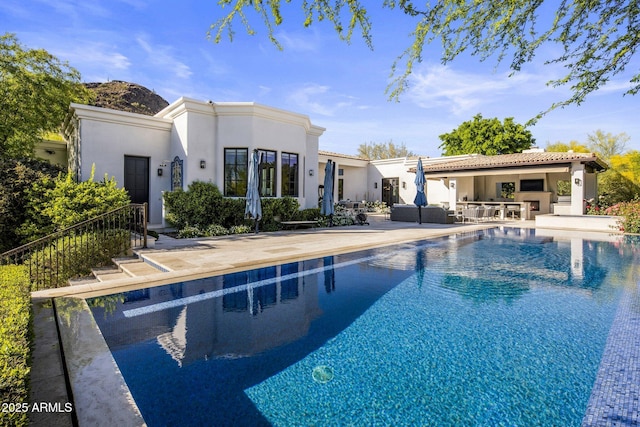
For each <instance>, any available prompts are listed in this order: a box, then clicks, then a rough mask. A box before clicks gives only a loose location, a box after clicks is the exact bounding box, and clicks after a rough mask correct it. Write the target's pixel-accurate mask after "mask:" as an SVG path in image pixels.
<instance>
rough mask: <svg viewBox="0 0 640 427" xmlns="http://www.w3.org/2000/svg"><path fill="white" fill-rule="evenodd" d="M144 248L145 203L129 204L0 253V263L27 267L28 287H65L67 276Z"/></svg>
mask: <svg viewBox="0 0 640 427" xmlns="http://www.w3.org/2000/svg"><path fill="white" fill-rule="evenodd" d="M136 247H143V248H144V247H147V204H146V203H144V204H130V205H128V206H124V207H121V208H118V209H114V210H112V211H109V212H107V213H105V214H102V215H100V216H97V217H95V218H92V219H89V220H87V221H83V222H81V223H78V224H76V225H74V226H72V227H69V228H66V229H64V230H60V231H57V232H55V233H53V234H50V235H48V236H46V237H43V238H41V239H38V240H35V241H33V242H30V243H27V244H26V245H23V246H20V247H18V248H15V249H12V250H10V251H7V252H5V253H3V254H0V265H7V264H24V265H26V266H28V268H29V274H30V276H31V290H32V291H34V290H40V289H49V288H57V287H60V286H67V285H68V283H69V279H73V278H77V277H82V276H85V275H88V274H90V273H91V269H92V268H94V267H101V266H105V265H108V264H110V263H111V259H112V258H113V257H117V256H122V255H125V254H129V253H130V252H131V250H132V249H133V248H136Z"/></svg>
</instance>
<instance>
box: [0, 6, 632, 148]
mask: <svg viewBox="0 0 640 427" xmlns="http://www.w3.org/2000/svg"><path fill="white" fill-rule="evenodd" d="M377 3H379V4H381V3H382V2H377ZM298 4H299V3H297V4H294V5H285V6H284V7H285V12H284V18H285V23H284V24H283V25H282V26H280V27H278V28H277V30H276V36H277V37H278V38H279V39H280V41H281V43H282V45H283V47H284V50H283V51H279V50H277V49H276V48H275V47H274V46H273V45H272V44H271V43H270V41H269V40H268V38H267V33H266V30H265V29H264V27H263V26H262V25H261V22H260V21H259V20H258V19H255V20H254V21H253V23H254V29H255V30H257V34H256V35H255V36H248V35H246V33H245V31H244V29H243V27H242V26H241V24H240V23H239V22H238V23H236V26H235V30H236V35H235V38H234V41H233V42H229V41H228V40H227V39H226V38H225V39H223V41H222V43H220V44H215V43H213V42H212V41H211V40H208V39H207V37H206V33H207V30H208V29H209V26H210V25H211V24H212V23H214V22H215V21H216V20H217V19H218V18H219V17H221V16H223V14H224V13H225V10H223V9H221V8H220V7H219V6H217V2H216V1H215V0H208V1H204V0H199V1H198V0H183V1H180V2H169V1H162V0H160V1H153V0H26V1H25V0H3V1H2V2H1V3H0V23H1V25H0V31H1V32H2V33H4V32H11V33H15V34H16V35H17V37H18V39H19V40H20V42H21V43H22V44H23V45H24V46H26V47H29V48H44V49H46V50H48V51H49V52H50V53H52V54H54V55H56V56H57V57H58V58H60V59H62V60H65V61H68V62H69V64H70V65H71V66H73V67H75V68H76V69H78V70H79V71H80V72H81V74H82V79H83V81H85V82H103V81H108V80H124V81H129V82H134V83H138V84H141V85H143V86H146V87H148V88H149V89H152V90H155V91H156V92H157V93H158V94H159V95H161V96H162V97H163V98H165V99H166V100H167V101H169V102H173V101H175V100H176V99H178V98H179V97H180V96H186V97H191V98H195V99H200V100H212V101H214V102H215V101H218V102H220V101H253V102H258V103H261V104H265V105H269V106H273V107H277V108H282V109H285V110H290V111H294V112H298V113H302V114H306V115H308V116H309V117H310V118H311V121H312V122H313V123H314V124H316V125H319V126H323V127H325V128H327V130H326V132H325V134H324V135H323V136H322V137H321V138H320V149H321V150H327V151H335V152H340V153H344V154H356V152H357V148H358V146H359V145H360V144H362V143H365V142H386V141H389V140H392V141H393V142H395V143H398V144H399V143H404V144H405V145H406V146H407V148H409V149H410V150H411V151H413V152H415V153H417V154H420V155H426V156H432V157H435V156H439V155H440V153H441V150H440V149H439V148H438V146H439V145H440V142H441V141H440V139H439V138H438V135H441V134H442V133H446V132H450V131H452V130H453V129H455V128H456V127H458V126H459V125H460V124H461V123H462V122H464V121H467V120H470V119H471V118H472V117H473V116H474V115H475V114H478V113H481V114H482V115H483V117H485V118H492V117H498V118H499V119H501V120H502V119H504V118H505V117H514V118H515V120H516V122H519V123H523V124H524V123H525V122H526V121H527V120H529V119H530V118H532V117H534V116H535V115H536V114H537V113H538V112H540V111H543V110H546V109H547V108H548V107H549V106H550V105H551V104H552V103H553V102H554V101H559V100H562V99H565V97H567V96H568V89H567V88H551V87H548V86H547V85H546V82H547V81H549V80H550V79H552V78H557V77H559V76H560V75H562V74H561V73H562V69H561V68H559V67H558V66H545V65H543V64H542V59H540V60H539V61H538V62H535V63H531V64H528V65H526V66H525V67H524V68H523V70H522V71H521V72H520V73H518V74H516V75H515V76H512V77H510V78H509V77H508V74H509V70H508V69H507V67H506V66H498V67H496V63H495V61H492V60H489V61H487V62H484V63H483V62H479V60H478V59H476V58H472V57H461V58H459V59H458V60H456V61H454V62H453V63H451V64H449V65H447V66H443V65H441V64H440V61H439V58H440V52H441V46H440V45H439V44H433V45H430V46H428V47H427V49H426V50H425V55H424V61H423V63H421V64H419V65H418V66H417V67H416V69H415V72H414V74H413V75H412V77H411V79H410V87H409V89H408V90H407V91H406V92H405V93H404V94H403V95H402V96H401V97H400V101H399V102H395V101H389V100H388V96H387V94H386V93H385V89H386V87H387V85H388V83H389V81H390V80H389V74H390V71H391V65H392V64H393V62H394V60H395V59H396V57H397V56H398V55H400V54H401V53H402V52H403V51H404V49H405V48H407V47H408V46H409V45H410V43H411V38H410V37H409V33H410V31H411V29H412V28H413V27H412V21H411V20H410V19H408V18H407V17H405V16H403V15H402V14H401V13H400V12H399V11H397V10H395V11H391V10H388V9H382V8H375V7H372V8H371V9H370V12H371V13H372V24H373V30H372V33H373V44H374V50H373V51H371V50H370V49H369V48H368V47H367V46H366V44H365V43H364V41H363V40H362V39H361V38H360V37H359V33H358V34H355V35H354V38H353V40H352V42H351V44H346V43H344V42H342V41H340V40H339V39H338V37H337V35H336V33H335V32H334V30H333V28H332V26H331V25H330V24H329V23H326V22H321V23H318V22H316V23H314V24H313V25H312V26H311V27H310V28H308V29H305V28H304V27H303V26H302V24H301V22H302V19H301V13H300V6H298ZM555 49H556V48H555V47H554V46H546V47H545V50H544V51H542V52H541V55H539V56H540V57H544V55H545V54H549V55H551V54H553V53H554V50H555ZM639 63H640V61H636V62H635V64H632V66H630V67H629V68H628V70H629V71H628V72H627V73H626V74H624V75H620V76H617V77H616V79H615V80H613V81H611V82H610V83H609V84H608V85H607V86H605V88H603V89H601V90H599V91H598V92H596V93H594V94H592V95H591V96H590V97H589V98H588V99H587V101H586V102H584V103H583V104H582V105H580V106H571V107H567V108H565V109H560V110H556V111H553V112H551V113H549V114H548V115H547V116H545V117H544V118H542V119H541V120H540V121H539V122H538V123H537V124H536V125H535V126H534V127H532V128H531V129H530V130H531V132H532V133H533V136H534V138H535V139H536V143H537V144H538V146H540V147H544V146H546V145H547V143H549V142H551V143H554V142H558V141H560V142H565V143H568V142H569V141H571V140H575V141H578V142H581V143H586V141H587V135H588V134H592V133H594V132H595V131H596V130H598V129H600V130H602V131H604V132H610V133H612V134H619V133H622V132H624V133H626V134H627V135H628V136H629V137H630V141H629V142H628V143H627V147H626V148H627V150H629V149H635V150H640V124H639V123H640V121H639V120H638V119H637V116H638V111H639V108H638V107H639V106H640V95H636V96H635V97H634V96H622V94H623V92H624V91H625V90H626V88H628V87H629V83H628V80H629V75H630V74H631V72H632V71H636V72H637V70H638V69H639V68H640V67H639Z"/></svg>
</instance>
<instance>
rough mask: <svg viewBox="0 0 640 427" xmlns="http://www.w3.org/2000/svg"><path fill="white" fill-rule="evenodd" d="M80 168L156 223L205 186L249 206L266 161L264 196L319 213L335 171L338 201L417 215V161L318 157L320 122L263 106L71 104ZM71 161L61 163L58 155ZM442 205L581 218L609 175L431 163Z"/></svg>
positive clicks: (500, 159)
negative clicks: (177, 198) (166, 203)
mask: <svg viewBox="0 0 640 427" xmlns="http://www.w3.org/2000/svg"><path fill="white" fill-rule="evenodd" d="M63 129H64V135H65V139H66V141H67V153H66V155H67V157H68V165H69V169H70V170H71V171H72V173H74V174H75V175H76V177H77V179H79V180H85V179H87V178H89V176H90V173H91V168H92V167H95V177H96V179H100V178H101V177H102V176H104V175H105V174H107V175H108V176H113V177H115V179H116V181H117V182H118V183H120V184H121V185H122V186H123V187H124V188H126V189H127V190H128V191H129V193H130V195H131V199H132V201H133V202H135V203H142V202H147V203H149V222H150V223H152V224H161V223H163V203H162V194H163V192H165V191H172V190H175V189H179V188H181V189H186V188H187V187H188V185H189V183H191V182H193V181H196V180H199V181H208V182H212V183H214V184H216V185H217V186H218V188H219V189H220V191H221V192H222V193H223V194H224V195H225V196H227V197H244V196H245V194H246V178H247V169H248V160H249V157H250V156H249V155H250V153H251V152H252V151H253V150H258V151H259V152H260V154H261V159H262V160H261V164H260V193H261V196H262V197H283V196H291V197H294V198H296V199H297V200H298V202H299V203H300V206H301V207H302V208H311V207H317V206H318V197H319V192H320V190H319V184H322V183H323V181H324V169H325V165H326V163H327V161H328V160H329V159H330V160H332V161H333V162H334V163H335V170H336V176H335V179H336V182H335V185H334V200H336V201H340V200H346V201H348V200H350V201H354V202H356V201H357V202H359V201H375V200H379V201H383V202H386V203H387V205H389V206H392V205H401V204H412V203H413V199H414V197H415V193H416V189H415V185H414V180H415V173H416V165H417V162H418V157H406V158H396V159H386V160H374V161H369V160H367V159H363V158H360V157H357V156H352V155H347V154H340V153H332V152H327V151H319V149H318V147H319V139H320V137H321V135H322V134H323V133H324V131H325V129H324V128H322V127H320V126H316V125H314V124H312V123H311V121H310V119H309V117H307V116H305V115H302V114H297V113H294V112H289V111H284V110H280V109H277V108H273V107H268V106H265V105H261V104H256V103H252V102H221V103H219V102H212V101H198V100H194V99H189V98H180V99H178V100H177V101H175V102H174V103H172V104H170V105H169V106H167V107H166V108H165V109H164V110H162V111H160V112H159V113H158V114H156V115H155V116H146V115H141V114H134V113H128V112H122V111H116V110H110V109H106V108H99V107H91V106H87V105H81V104H72V105H71V107H70V113H69V115H68V117H67V120H66V121H65V124H64V126H63ZM59 154H60V153H59ZM422 162H423V166H424V173H425V177H426V179H427V185H426V195H427V199H428V201H429V204H431V205H439V206H444V207H447V208H451V209H453V208H455V207H456V205H458V204H459V203H466V202H473V201H477V202H494V203H502V202H509V201H511V202H515V203H519V204H520V205H521V206H522V207H523V208H524V207H526V213H527V215H526V216H527V218H530V217H535V216H536V215H539V214H546V213H556V214H563V215H582V214H583V213H584V200H585V199H590V198H594V197H596V196H597V173H598V172H600V171H602V170H605V169H606V164H604V162H602V161H601V160H600V159H598V157H597V156H596V155H595V154H593V153H545V152H543V150H529V151H528V152H523V153H518V154H507V155H499V156H483V155H462V156H452V157H439V158H428V157H422Z"/></svg>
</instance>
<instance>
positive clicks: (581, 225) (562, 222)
mask: <svg viewBox="0 0 640 427" xmlns="http://www.w3.org/2000/svg"><path fill="white" fill-rule="evenodd" d="M620 219H621V218H620V217H617V216H608V215H554V214H548V215H536V228H562V229H569V230H585V231H601V232H606V233H621V231H620V229H619V227H618V222H619V220H620Z"/></svg>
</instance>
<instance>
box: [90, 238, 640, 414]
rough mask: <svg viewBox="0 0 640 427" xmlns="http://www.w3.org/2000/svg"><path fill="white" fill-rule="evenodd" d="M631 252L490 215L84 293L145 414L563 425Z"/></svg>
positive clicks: (588, 374)
mask: <svg viewBox="0 0 640 427" xmlns="http://www.w3.org/2000/svg"><path fill="white" fill-rule="evenodd" d="M630 264H631V262H630V260H629V259H628V258H627V257H626V256H625V255H624V254H623V252H621V250H620V246H619V245H617V244H613V243H608V242H594V241H586V240H582V239H579V238H574V239H572V240H556V239H553V238H551V237H543V236H536V235H535V232H534V231H533V230H520V229H495V230H487V231H484V232H479V233H473V234H465V235H457V236H451V237H447V238H443V239H438V240H431V241H423V242H416V243H415V244H406V245H400V246H394V247H387V248H382V249H373V250H367V251H362V252H358V253H351V254H345V255H339V256H338V255H337V256H331V257H325V258H320V259H315V260H310V261H304V262H296V263H291V264H285V265H281V266H274V267H269V268H262V269H258V270H252V271H246V272H241V273H234V274H228V275H224V276H216V277H210V278H206V279H201V280H193V281H189V282H182V283H176V284H172V285H167V286H161V287H155V288H149V289H143V290H140V291H134V292H128V293H124V294H118V295H114V296H110V297H106V298H105V297H100V298H97V299H94V300H88V303H89V305H90V306H91V307H92V311H93V313H94V317H95V319H96V321H97V323H98V325H99V327H100V329H101V331H102V334H103V335H104V337H105V339H106V341H107V344H108V345H109V347H110V349H111V351H112V353H113V356H114V358H115V360H116V362H117V364H118V367H119V368H120V370H121V372H122V374H123V376H124V379H125V381H126V382H127V385H128V386H129V388H130V390H131V393H132V395H133V397H134V399H135V401H136V403H137V404H138V407H139V408H140V411H141V413H142V415H143V417H144V418H145V421H146V422H147V424H148V425H150V426H161V425H250V426H255V425H296V426H298V425H433V426H442V425H469V426H498V425H504V426H531V425H537V426H555V425H562V426H571V425H576V426H578V425H580V423H581V421H582V418H583V416H584V414H585V409H586V406H587V402H588V400H589V396H590V393H591V389H592V386H593V384H594V380H595V378H596V373H597V370H598V366H599V363H600V360H601V358H602V354H603V349H604V346H605V342H606V340H607V335H608V332H609V329H610V327H611V323H612V321H613V318H614V315H615V312H616V308H617V306H618V300H619V297H620V295H621V293H622V292H623V289H624V280H623V279H621V277H625V275H624V271H625V269H626V268H628V266H629V265H630Z"/></svg>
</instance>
